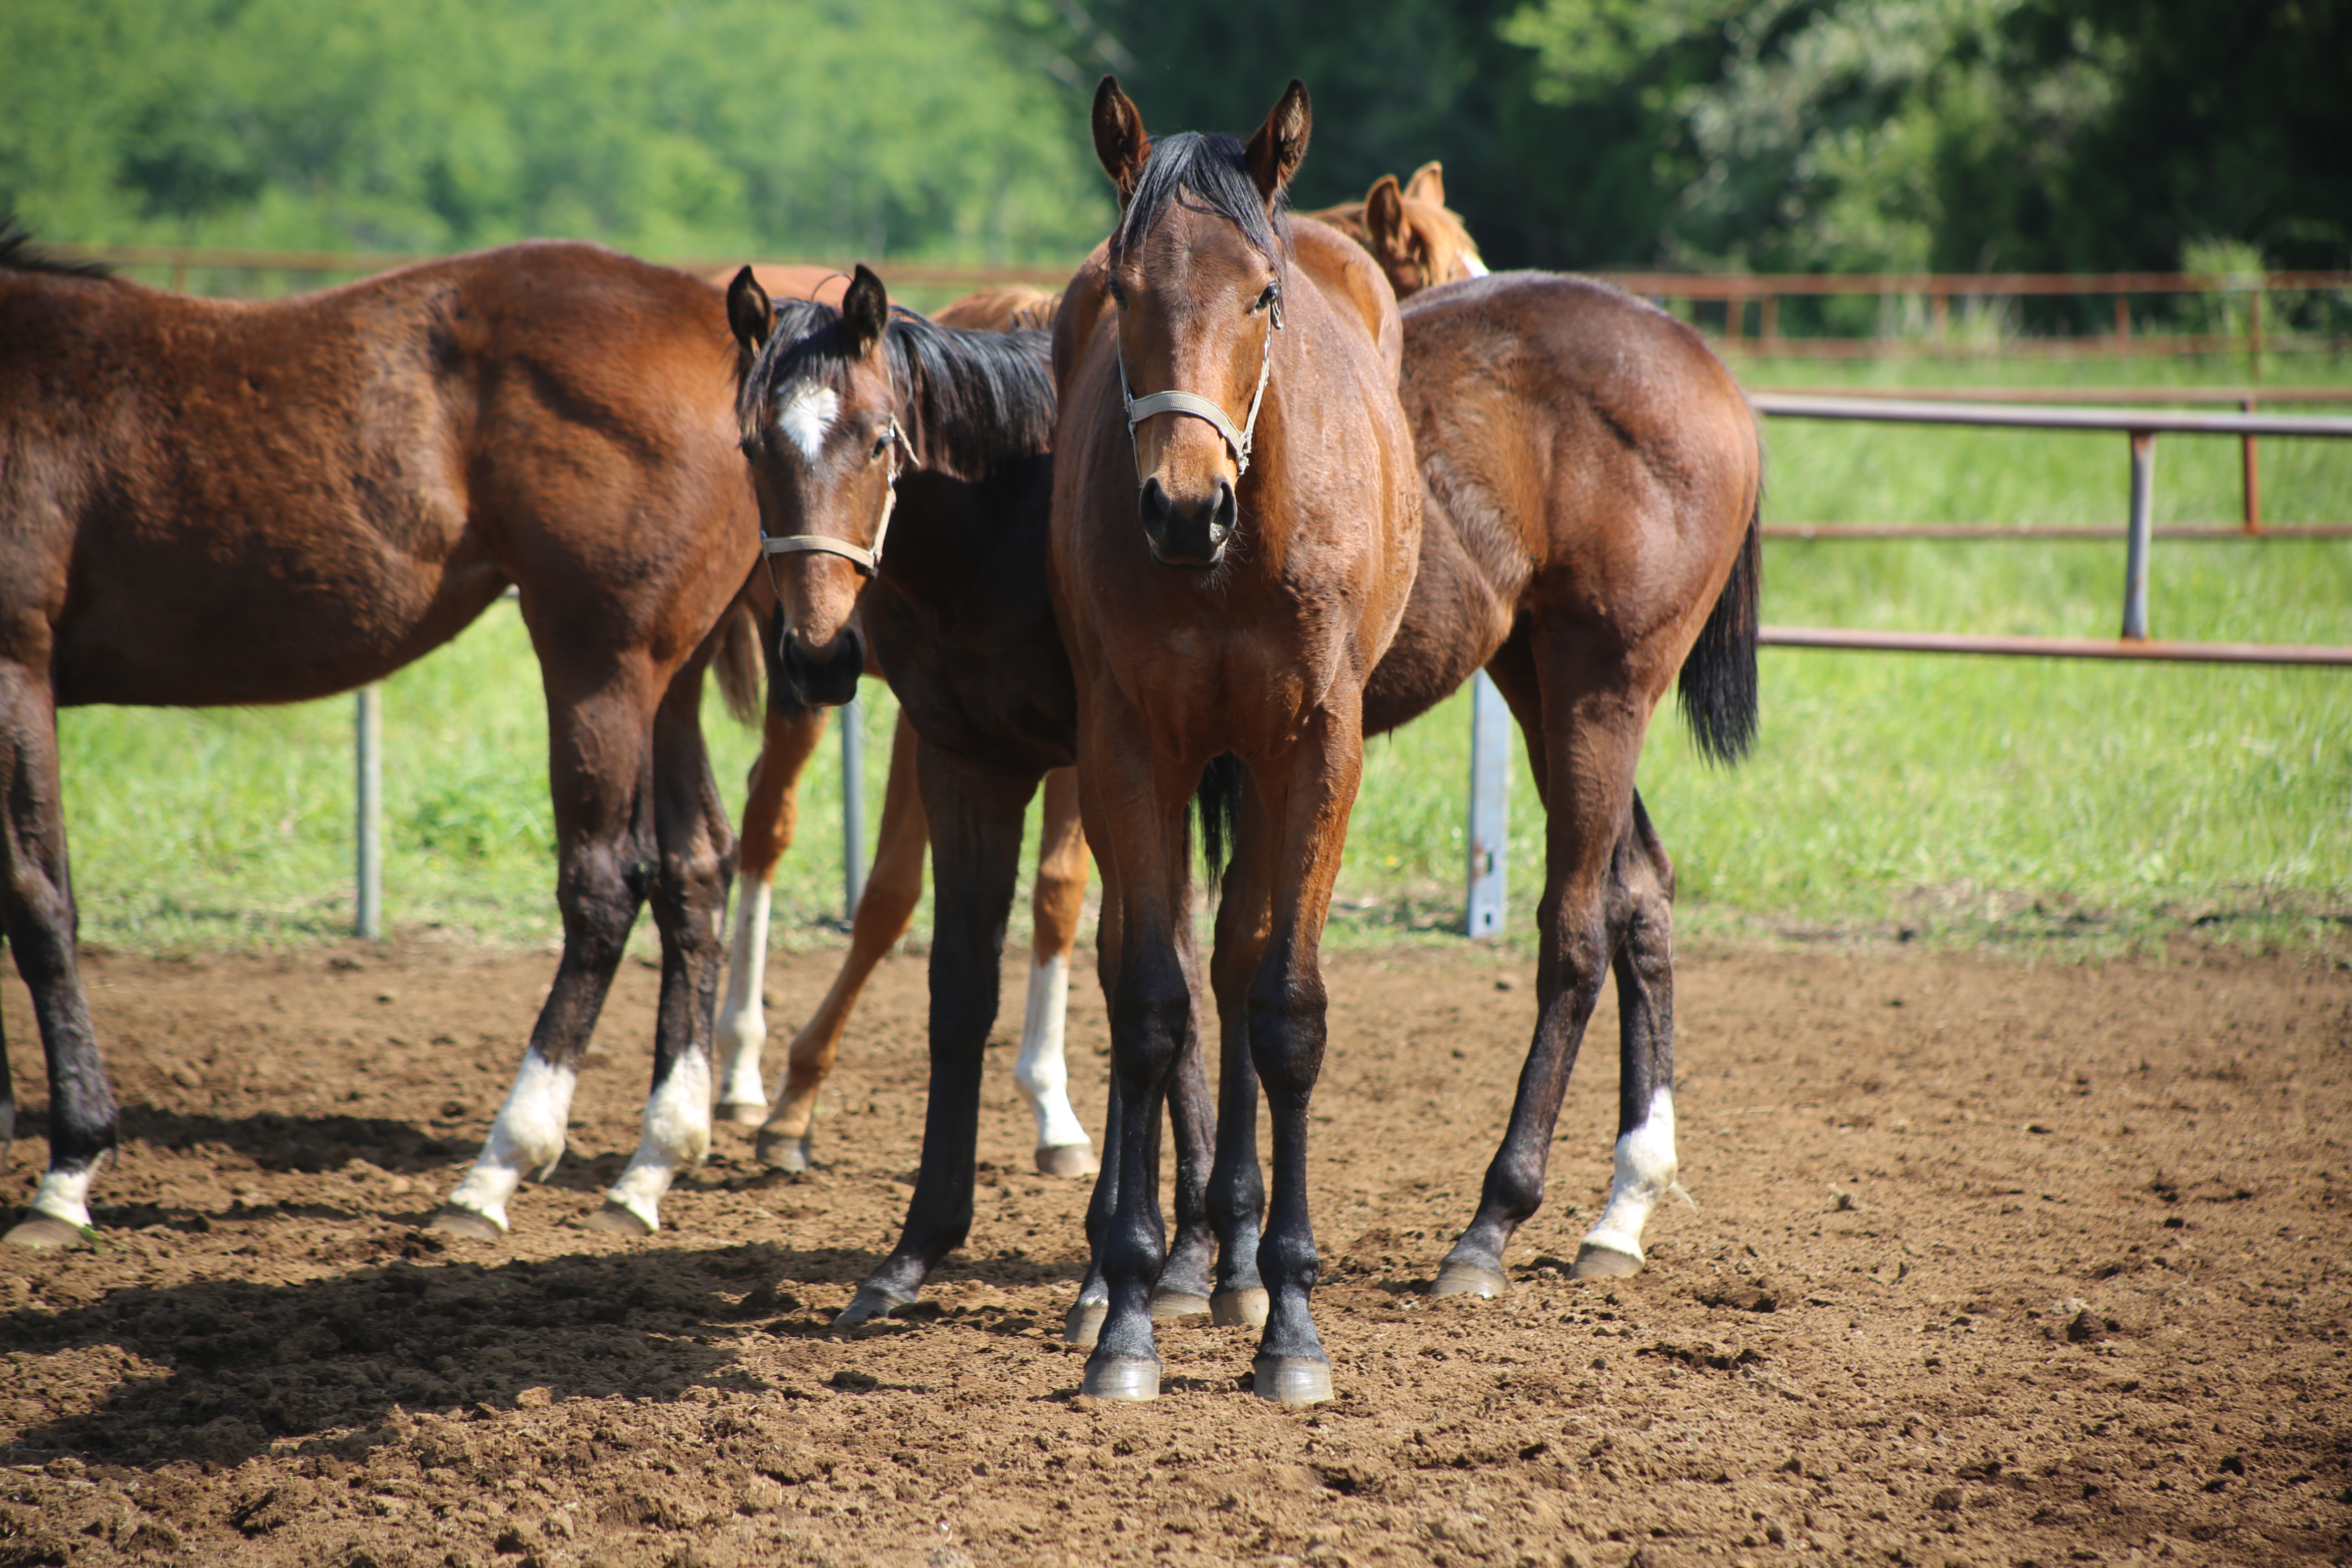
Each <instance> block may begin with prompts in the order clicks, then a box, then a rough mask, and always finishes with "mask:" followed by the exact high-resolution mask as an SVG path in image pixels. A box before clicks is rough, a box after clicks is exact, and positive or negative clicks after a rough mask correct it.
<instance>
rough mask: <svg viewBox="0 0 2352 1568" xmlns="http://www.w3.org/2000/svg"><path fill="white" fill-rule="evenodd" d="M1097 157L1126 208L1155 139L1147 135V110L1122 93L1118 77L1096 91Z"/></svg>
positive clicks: (1106, 80) (1121, 203) (1104, 81)
mask: <svg viewBox="0 0 2352 1568" xmlns="http://www.w3.org/2000/svg"><path fill="white" fill-rule="evenodd" d="M1095 156H1096V157H1097V158H1099V159H1101V160H1102V166H1103V172H1104V173H1105V174H1108V175H1109V176H1110V179H1111V184H1115V185H1117V186H1118V205H1120V206H1122V207H1124V206H1125V205H1127V198H1128V197H1129V196H1131V195H1135V182H1136V181H1137V180H1139V179H1140V178H1141V177H1142V174H1143V161H1144V160H1145V159H1146V158H1149V157H1150V156H1151V138H1150V136H1148V135H1146V134H1145V133H1144V130H1143V111H1142V110H1139V109H1138V108H1136V107H1135V100H1133V99H1131V98H1129V97H1128V96H1127V94H1126V93H1124V92H1122V91H1120V90H1119V85H1118V78H1117V77H1115V76H1107V77H1105V78H1103V79H1102V83H1101V85H1100V86H1098V87H1097V88H1096V89H1095Z"/></svg>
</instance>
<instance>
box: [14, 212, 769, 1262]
mask: <svg viewBox="0 0 2352 1568" xmlns="http://www.w3.org/2000/svg"><path fill="white" fill-rule="evenodd" d="M733 355H734V345H733V342H732V339H731V337H730V333H729V332H728V330H727V321H726V313H725V307H724V299H723V296H722V295H721V294H720V292H719V290H718V289H715V288H713V287H711V286H710V285H709V284H708V283H706V282H704V281H702V280H701V279H696V278H693V277H690V276H688V275H687V274H685V273H682V272H676V271H672V270H669V269H667V268H659V267H654V266H649V265H647V264H646V263H643V262H639V261H635V260H632V259H630V258H626V257H624V256H619V255H616V254H614V253H613V252H611V251H607V250H604V249H601V248H599V247H593V246H588V245H578V244H560V243H536V244H529V245H518V246H510V247H504V248H502V249H498V250H490V251H485V252H481V253H478V254H476V255H472V256H463V257H457V258H449V259H446V260H440V261H434V262H428V263H425V264H423V265H420V266H416V267H411V268H404V269H402V270H400V271H396V272H392V273H388V274H385V275H383V276H382V277H379V278H373V279H367V280H364V281H362V282H358V283H352V284H350V285H347V286H344V287H341V288H338V289H330V290H327V291H324V292H321V293H317V294H310V295H304V296H299V297H295V298H291V299H285V300H270V301H267V302H258V303H254V302H239V301H226V300H200V299H190V298H186V297H184V296H180V295H174V294H168V293H164V292H161V291H159V290H155V289H146V288H142V287H140V286H138V285H136V284H133V283H131V282H128V281H126V280H123V279H118V278H114V277H111V276H109V275H106V274H105V273H103V272H102V271H101V270H100V269H99V268H89V267H84V266H74V265H67V264H63V263H59V262H57V261H53V260H48V259H46V258H43V257H42V256H41V255H40V254H39V253H37V251H35V250H34V249H33V248H31V247H30V246H29V244H28V243H27V241H26V237H25V236H24V235H23V233H22V231H21V230H17V229H16V228H15V227H14V226H7V227H6V228H5V230H0V543H5V552H6V559H7V569H6V570H5V572H0V799H5V818H0V872H5V876H0V923H4V924H5V932H6V935H7V939H8V942H9V944H10V945H11V946H12V947H13V948H14V949H15V952H16V966H17V972H18V973H20V974H21V975H22V976H23V977H24V980H25V982H26V986H27V987H28V988H29V989H30V991H31V993H32V996H33V1008H34V1014H35V1016H36V1017H37V1019H38V1022H39V1027H40V1031H41V1037H42V1045H43V1047H44V1050H45V1053H46V1057H47V1067H48V1081H49V1105H48V1137H49V1158H48V1166H47V1172H46V1173H45V1174H44V1175H43V1177H42V1179H41V1182H40V1184H39V1187H38V1189H37V1192H36V1193H35V1194H34V1197H33V1200H32V1204H31V1212H30V1213H29V1214H28V1215H26V1218H25V1219H24V1220H23V1221H22V1222H21V1223H19V1224H18V1225H17V1226H16V1227H15V1228H14V1229H13V1230H11V1231H10V1232H9V1233H8V1236H7V1239H8V1240H9V1241H11V1242H14V1243H16V1244H17V1245H20V1246H28V1247H52V1246H61V1245H66V1244H68V1243H71V1242H73V1241H75V1240H76V1239H78V1238H79V1237H82V1236H83V1235H85V1234H87V1233H88V1231H89V1225H90V1215H89V1205H88V1200H89V1192H90V1187H91V1183H92V1179H93V1178H94V1177H95V1176H96V1175H97V1174H98V1173H99V1171H100V1168H101V1166H102V1164H103V1163H104V1162H105V1161H106V1160H107V1159H108V1157H109V1156H110V1153H111V1152H112V1150H113V1148H114V1146H115V1142H116V1137H117V1131H116V1127H117V1119H116V1109H115V1102H114V1098H113V1095H112V1093H111V1091H110V1088H109V1086H108V1083H107V1079H106V1074H105V1071H104V1068H103V1067H102V1065H101V1063H100V1055H99V1050H98V1044H97V1040H96V1037H95V1035H94V1033H93V1031H92V1029H91V1026H90V1018H89V1005H88V1002H87V1000H86V997H85V994H84V990H83V986H82V983H81V980H80V977H79V971H78V966H77V961H76V940H77V938H76V920H75V910H74V900H73V891H72V883H71V879H70V876H69V873H68V859H67V854H66V837H65V823H64V816H63V813H62V811H61V809H60V794H59V783H60V781H59V779H58V748H57V719H56V714H57V710H58V708H60V707H70V706H73V705H76V704H79V703H90V702H109V703H126V704H137V705H151V706H170V707H186V706H206V705H215V704H245V703H261V702H289V701H298V700H305V699H310V698H316V697H323V696H327V695H330V694H331V693H334V692H338V691H343V690H347V689H351V688H352V687H354V686H358V685H361V684H362V683H364V682H367V681H372V680H376V679H381V678H383V677H384V676H386V675H389V674H390V673H392V672H393V671H394V670H396V669H398V668H401V667H402V666H403V665H404V664H407V663H408V662H410V661H411V660H413V659H415V658H419V657H421V656H422V655H424V654H425V653H426V652H428V651H430V650H431V649H432V648H434V647H438V646H439V645H440V644H442V643H444V642H446V641H447V640H449V639H450V638H451V637H455V636H456V635H457V633H458V632H459V631H461V630H463V629H464V628H465V626H467V625H468V624H469V623H470V622H472V621H473V620H474V618H475V617H476V616H479V615H480V614H481V613H482V611H483V610H484V609H485V608H487V607H488V605H490V603H491V602H492V601H493V600H495V599H497V598H498V597H499V595H500V594H502V593H503V592H504V591H505V590H506V588H507V587H508V586H509V584H511V585H513V586H514V587H515V588H516V589H517V590H519V593H520V605H521V613H522V618H523V623H524V625H525V626H527V627H528V628H529V630H530V637H531V644H532V647H533V648H534V650H535V651H536V652H537V654H538V656H539V660H540V668H541V677H542V680H543V682H544V685H545V689H546V696H547V708H548V730H549V772H550V791H551V797H552V802H553V807H554V820H555V830H556V837H557V845H558V849H557V856H558V874H557V884H556V901H557V904H558V907H559V908H560V909H561V910H562V918H563V931H564V941H563V953H562V959H561V961H560V962H559V963H558V965H557V969H556V974H555V980H554V983H553V984H552V985H551V988H550V990H549V992H548V996H547V1000H546V1003H545V1005H543V1006H542V1007H541V1011H540V1015H539V1019H538V1022H537V1024H536V1025H535V1026H534V1027H533V1029H532V1032H531V1037H530V1046H529V1048H528V1050H527V1051H526V1052H525V1054H524V1057H523V1061H522V1066H521V1068H520V1072H519V1074H518V1075H517V1078H516V1081H515V1086H514V1089H513V1091H512V1092H511V1093H510V1094H509V1096H508V1098H507V1100H506V1102H505V1104H504V1105H503V1106H502V1107H501V1108H500V1110H499V1114H498V1118H497V1121H496V1122H495V1123H494V1124H493V1126H492V1128H491V1130H490V1134H489V1138H488V1144H487V1146H486V1147H485V1148H484V1150H483V1152H482V1154H481V1157H480V1158H479V1159H478V1161H477V1162H476V1163H475V1165H474V1167H473V1168H472V1170H471V1171H470V1172H469V1173H467V1176H466V1178H465V1179H464V1181H463V1182H461V1183H460V1184H459V1185H458V1187H457V1191H456V1192H455V1193H453V1194H451V1197H450V1199H449V1203H448V1206H446V1208H445V1209H444V1210H443V1211H442V1213H441V1215H440V1216H439V1221H438V1223H440V1224H441V1225H442V1226H445V1227H446V1228H451V1229H456V1230H459V1231H462V1232H464V1233H467V1234H471V1235H478V1236H497V1235H499V1234H502V1233H503V1232H504V1231H505V1230H506V1228H507V1226H508V1217H507V1213H506V1205H507V1203H508V1201H509V1198H510V1197H511V1195H512V1194H513V1193H514V1191H515V1189H516V1187H517V1185H518V1184H520V1181H521V1180H522V1178H523V1176H524V1175H525V1174H526V1173H530V1172H538V1173H540V1174H541V1175H542V1176H543V1175H544V1174H545V1173H547V1171H548V1170H549V1169H550V1168H551V1167H552V1166H553V1164H554V1163H555V1162H556V1161H557V1160H558V1159H560V1158H561V1157H562V1153H563V1148H564V1131H565V1124H566V1120H567V1111H568V1107H569V1104H570V1101H571V1098H572V1086H573V1083H574V1080H575V1078H576V1075H577V1072H578V1069H579V1066H580V1062H581V1058H582V1054H583V1050H584V1049H585V1047H586V1046H587V1043H588V1037H589V1034H590V1032H591V1030H592V1029H593V1026H594V1025H595V1022H596V1017H597V1014H598V1011H599V1009H600V1008H601V1006H602V1005H603V1003H604V996H605V994H606V992H607V990H608V988H609V986H610V984H611V982H612V979H613V974H614V969H615V967H616V966H617V965H618V963H620V960H621V956H622V952H623V948H624V944H625V942H626V940H627V937H628V933H629V929H630V927H631V925H632V924H633V923H634V922H635V919H636V916H637V913H638V910H639V909H640V907H641V906H642V905H643V904H644V903H645V902H646V901H647V900H651V901H652V904H653V907H654V920H655V923H656V928H657V929H658V931H659V932H660V937H661V945H662V978H661V993H660V1007H659V1016H658V1022H657V1024H656V1031H655V1039H654V1079H653V1089H652V1092H651V1094H650V1096H649V1098H648V1100H647V1103H646V1120H645V1134H644V1138H643V1140H642V1142H640V1145H639V1148H638V1151H637V1154H636V1157H635V1159H634V1160H633V1161H632V1162H631V1163H630V1166H629V1169H628V1171H627V1172H626V1173H624V1174H623V1176H622V1177H621V1179H620V1181H619V1182H618V1183H617V1184H615V1185H614V1189H613V1192H612V1194H611V1195H610V1197H609V1198H608V1200H607V1203H606V1205H605V1211H606V1212H607V1213H608V1214H610V1215H617V1216H618V1217H617V1219H616V1221H615V1223H620V1224H624V1225H628V1226H636V1225H641V1224H648V1223H650V1221H651V1218H652V1213H651V1199H650V1198H647V1197H646V1196H645V1189H648V1188H651V1189H653V1190H654V1191H655V1192H656V1195H657V1190H658V1187H659V1186H660V1185H666V1184H667V1180H668V1172H669V1171H670V1170H672V1169H674V1168H675V1167H676V1166H677V1164H678V1163H683V1162H684V1161H686V1160H688V1159H694V1158H699V1156H700V1154H701V1153H702V1152H703V1149H704V1146H705V1145H706V1144H707V1142H708V1138H709V1081H710V1074H709V1045H710V1018H711V1009H712V1000H713V996H714V994H715V990H716V986H717V982H718V974H719V944H720V936H721V928H722V925H723V921H724V916H725V910H726V903H727V894H728V884H729V880H730V877H731V876H732V873H733V868H734V854H735V843H734V835H733V833H732V831H731V830H730V826H729V824H728V822H727V818H726V816H725V814H724V812H723V811H722V809H721V808H720V805H719V796H718V792H717V790H716V789H715V787H714V786H713V784H712V780H711V776H710V769H709V762H708V759H707V756H706V753H705V751H704V746H703V739H702V730H701V710H700V696H701V687H702V678H703V673H704V671H705V669H706V668H708V667H709V665H710V664H711V663H712V661H713V660H714V658H719V659H720V664H721V675H722V683H724V684H729V685H730V690H731V692H732V693H733V694H734V695H735V696H736V697H737V698H739V699H743V700H748V696H749V690H750V688H751V683H752V682H753V681H755V680H756V671H755V668H754V667H753V665H752V664H751V659H752V658H756V655H754V654H752V653H751V647H750V644H749V642H748V640H743V641H739V642H734V643H730V640H729V637H728V635H727V633H726V631H725V628H724V627H723V626H721V622H722V612H724V611H725V610H726V609H727V608H728V606H729V605H730V603H731V602H732V601H733V600H734V599H735V597H736V595H737V594H738V592H739V590H740V589H741V587H742V586H743V584H744V582H745V578H746V575H747V574H748V573H749V571H750V569H751V564H752V563H753V561H754V560H755V558H756V555H755V552H756V547H757V523H758V514H757V510H756V508H755V505H754V503H753V499H752V496H751V487H750V486H749V485H748V484H747V483H746V482H745V479H744V476H743V471H742V459H741V458H740V455H739V454H738V453H737V452H736V450H735V449H734V448H735V431H734V424H733V407H732V400H731V396H730V393H731V384H730V383H731V377H730V374H729V373H730V362H731V360H732V358H733ZM730 650H731V651H730ZM722 654H730V658H721V656H722ZM730 668H731V669H732V674H731V676H730V673H729V672H730ZM13 1121H14V1099H13V1093H12V1091H11V1089H10V1088H9V1080H8V1078H7V1070H6V1067H5V1053H0V1137H5V1129H7V1128H9V1127H12V1126H13ZM640 1210H642V1211H643V1212H642V1213H640V1212H639V1211H640Z"/></svg>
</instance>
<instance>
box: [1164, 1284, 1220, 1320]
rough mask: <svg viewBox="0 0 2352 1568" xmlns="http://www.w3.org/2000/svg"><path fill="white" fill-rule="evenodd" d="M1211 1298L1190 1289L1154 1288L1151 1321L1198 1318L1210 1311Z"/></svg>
mask: <svg viewBox="0 0 2352 1568" xmlns="http://www.w3.org/2000/svg"><path fill="white" fill-rule="evenodd" d="M1209 1310H1210V1309H1209V1299H1208V1298H1207V1297H1206V1296H1196V1295H1194V1294H1193V1293H1192V1291H1190V1290H1154V1291H1153V1292H1152V1293H1151V1321H1153V1322H1155V1323H1172V1322H1174V1321H1176V1320H1178V1319H1179V1318H1198V1317H1202V1316H1203V1315H1205V1314H1206V1313H1207V1312H1208V1311H1209Z"/></svg>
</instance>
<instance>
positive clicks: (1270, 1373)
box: [1250, 1355, 1331, 1405]
mask: <svg viewBox="0 0 2352 1568" xmlns="http://www.w3.org/2000/svg"><path fill="white" fill-rule="evenodd" d="M1250 1385H1251V1387H1252V1388H1254V1389H1255V1391H1256V1393H1257V1396H1258V1397H1259V1398H1260V1399H1269V1400H1272V1401H1273V1402H1274V1403H1275V1404H1276V1405H1320V1404H1322V1403H1323V1402H1324V1401H1325V1400H1327V1399H1328V1398H1330V1397H1331V1363H1329V1362H1328V1361H1308V1360H1307V1359H1306V1358H1305V1357H1303V1356H1292V1355H1262V1356H1260V1357H1258V1358H1257V1360H1255V1362H1252V1363H1250Z"/></svg>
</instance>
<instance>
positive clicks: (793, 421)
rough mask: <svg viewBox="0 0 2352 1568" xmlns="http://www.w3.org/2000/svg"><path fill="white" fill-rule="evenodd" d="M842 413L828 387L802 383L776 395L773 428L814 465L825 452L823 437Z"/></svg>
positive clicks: (833, 392)
mask: <svg viewBox="0 0 2352 1568" xmlns="http://www.w3.org/2000/svg"><path fill="white" fill-rule="evenodd" d="M840 413H841V395H840V394H839V393H837V392H835V391H834V389H833V388H831V387H829V386H816V385H814V384H809V383H805V382H803V384H800V385H798V386H795V387H793V389H792V390H790V391H789V392H781V393H778V394H777V395H776V425H777V426H778V428H780V429H782V431H783V433H784V434H785V436H787V437H790V438H791V440H792V443H793V446H795V447H799V448H800V449H801V456H803V458H807V459H808V460H809V461H810V462H812V463H814V462H815V461H816V460H817V458H818V456H819V455H820V454H822V453H823V452H824V437H825V433H826V432H827V431H829V430H831V429H832V428H833V421H834V419H835V416H837V415H839V414H840Z"/></svg>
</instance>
